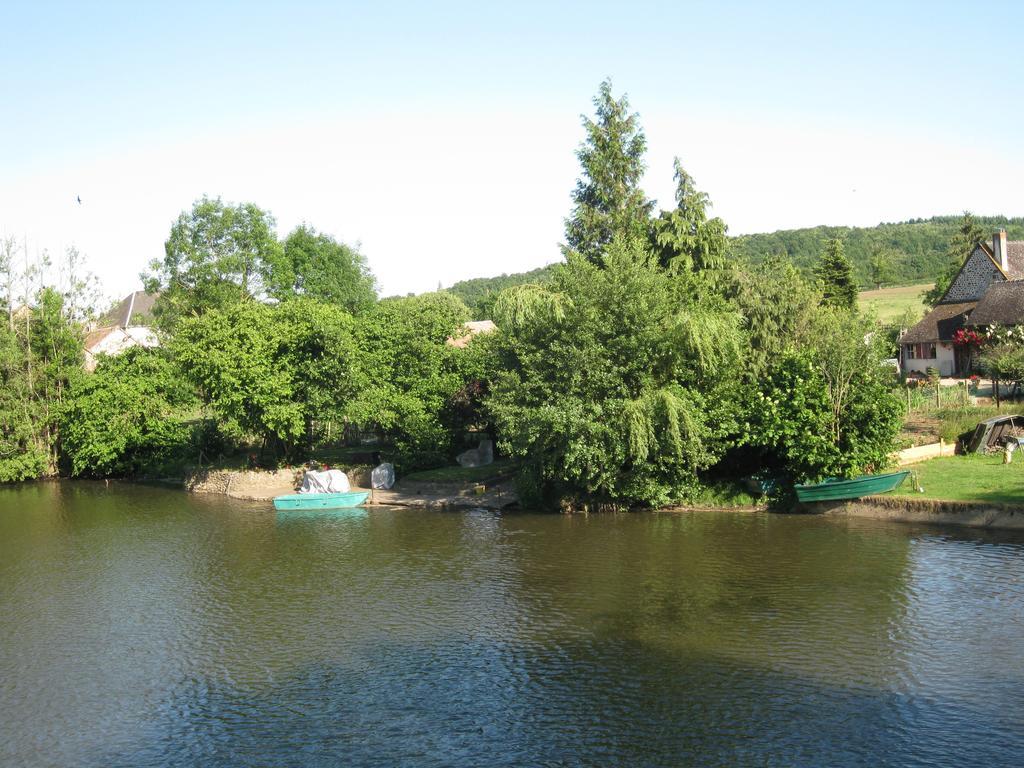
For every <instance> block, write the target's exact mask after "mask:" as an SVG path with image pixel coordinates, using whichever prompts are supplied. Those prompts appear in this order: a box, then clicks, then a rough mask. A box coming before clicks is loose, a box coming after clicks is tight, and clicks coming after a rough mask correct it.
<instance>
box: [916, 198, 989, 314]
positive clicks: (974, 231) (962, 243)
mask: <svg viewBox="0 0 1024 768" xmlns="http://www.w3.org/2000/svg"><path fill="white" fill-rule="evenodd" d="M984 239H985V230H983V229H982V228H981V226H980V225H979V224H978V222H977V221H975V219H974V216H973V215H972V214H971V212H970V211H964V215H963V217H962V218H961V219H960V225H959V227H958V228H957V230H956V232H955V233H954V234H953V236H952V237H951V238H950V241H949V248H948V249H947V250H946V266H945V268H944V269H943V270H942V272H940V273H939V275H938V276H937V277H936V278H935V285H934V286H933V287H932V288H931V289H929V290H927V291H925V293H924V295H923V300H924V303H925V304H927V305H929V306H932V307H934V306H935V305H936V304H938V303H939V302H940V301H942V297H943V296H945V295H946V291H948V290H949V286H950V284H951V283H952V282H953V279H954V278H955V277H956V275H957V273H958V272H959V271H960V267H962V266H963V263H964V262H965V261H966V260H967V257H968V256H970V255H971V254H972V253H974V249H975V248H977V247H978V243H980V242H981V241H982V240H984Z"/></svg>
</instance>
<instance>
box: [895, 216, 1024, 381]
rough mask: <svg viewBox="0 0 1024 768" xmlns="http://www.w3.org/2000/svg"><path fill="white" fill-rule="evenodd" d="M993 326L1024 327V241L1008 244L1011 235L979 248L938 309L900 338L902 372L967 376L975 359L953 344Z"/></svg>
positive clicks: (1000, 235)
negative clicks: (966, 332)
mask: <svg viewBox="0 0 1024 768" xmlns="http://www.w3.org/2000/svg"><path fill="white" fill-rule="evenodd" d="M979 310H981V311H980V312H979ZM992 324H998V325H1020V324H1024V241H1021V240H1018V241H1013V242H1008V241H1007V239H1006V230H1000V231H999V232H996V233H995V234H994V235H993V236H992V242H991V244H990V243H979V244H978V246H977V247H975V249H974V251H972V252H971V255H970V256H968V257H967V258H966V259H965V260H964V263H963V265H962V266H961V267H960V271H959V272H957V274H956V277H954V278H953V281H952V282H951V283H950V284H949V288H948V289H947V290H946V293H945V294H944V295H943V297H942V299H940V300H939V303H938V304H936V305H935V308H934V309H932V310H931V312H929V313H928V314H927V315H925V316H924V319H922V320H921V322H919V323H917V324H916V325H914V326H913V327H912V328H910V329H909V330H907V331H906V332H905V333H904V334H903V335H902V336H901V337H900V367H901V369H902V370H903V371H904V372H906V373H925V372H926V371H927V370H928V369H929V368H935V369H937V370H938V371H939V373H940V374H941V375H943V376H963V375H966V374H967V373H968V370H969V367H970V364H971V358H970V353H969V351H968V350H966V349H960V348H958V347H957V346H956V345H955V344H954V343H953V337H954V335H955V334H956V332H957V331H958V330H960V329H961V328H965V327H966V328H971V327H975V328H978V327H985V326H988V325H992Z"/></svg>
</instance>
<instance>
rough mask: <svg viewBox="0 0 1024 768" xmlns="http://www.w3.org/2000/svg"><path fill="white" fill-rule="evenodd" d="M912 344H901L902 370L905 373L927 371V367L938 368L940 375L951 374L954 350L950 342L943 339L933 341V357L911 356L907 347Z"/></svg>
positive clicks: (954, 359)
mask: <svg viewBox="0 0 1024 768" xmlns="http://www.w3.org/2000/svg"><path fill="white" fill-rule="evenodd" d="M911 346H913V345H912V344H904V345H903V370H904V372H906V373H910V372H911V371H916V372H917V373H927V372H928V369H929V368H938V370H939V374H941V375H942V376H952V375H953V372H954V371H955V370H956V350H955V348H954V347H953V345H952V344H950V343H948V342H944V341H939V342H936V343H935V357H933V358H927V357H925V358H920V357H919V358H912V357H910V350H909V347H911Z"/></svg>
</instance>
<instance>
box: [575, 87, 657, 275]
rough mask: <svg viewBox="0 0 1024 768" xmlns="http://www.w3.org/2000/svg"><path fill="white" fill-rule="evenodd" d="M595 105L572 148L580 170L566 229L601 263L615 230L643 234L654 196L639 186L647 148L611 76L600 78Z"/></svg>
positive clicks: (624, 234) (582, 251)
mask: <svg viewBox="0 0 1024 768" xmlns="http://www.w3.org/2000/svg"><path fill="white" fill-rule="evenodd" d="M594 107H595V109H596V115H595V118H594V119H591V118H589V117H587V116H585V115H584V116H583V127H584V128H585V129H586V132H587V138H586V140H585V141H584V142H583V144H581V145H580V147H579V149H578V150H577V151H576V157H578V158H579V161H580V165H581V166H582V168H583V173H582V175H581V176H580V178H579V179H577V181H576V189H575V190H573V193H572V199H573V202H574V203H575V207H574V208H573V211H572V214H571V215H570V216H569V218H568V219H566V222H565V235H566V241H567V243H568V247H569V248H570V249H571V250H574V251H576V252H577V253H579V254H581V255H583V256H584V257H586V258H587V259H589V260H590V261H592V262H594V263H596V264H600V263H601V262H602V261H603V256H602V254H603V253H604V251H605V249H606V248H607V246H608V245H609V244H610V243H611V242H612V240H613V238H614V237H615V236H616V235H618V236H621V237H623V238H625V239H627V240H629V239H633V238H644V237H646V236H647V232H648V228H649V221H650V216H651V211H652V210H653V208H654V201H653V200H648V199H647V198H646V197H645V196H644V193H643V191H642V190H641V189H640V187H639V184H640V177H641V176H642V175H643V172H644V160H643V156H644V152H645V151H646V150H647V139H646V138H645V137H644V133H643V130H642V129H641V128H640V120H639V115H637V114H636V113H633V114H630V113H629V101H628V100H627V99H626V96H625V95H623V96H622V98H620V99H617V100H616V99H615V98H614V97H613V96H612V83H611V81H610V80H605V81H604V82H603V83H601V87H600V88H599V90H598V93H597V96H596V97H595V98H594Z"/></svg>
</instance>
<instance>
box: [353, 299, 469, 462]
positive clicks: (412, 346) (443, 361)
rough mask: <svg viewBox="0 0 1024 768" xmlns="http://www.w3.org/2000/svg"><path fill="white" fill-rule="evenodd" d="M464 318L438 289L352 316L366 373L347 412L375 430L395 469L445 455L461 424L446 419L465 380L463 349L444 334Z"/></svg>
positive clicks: (456, 303) (455, 302)
mask: <svg viewBox="0 0 1024 768" xmlns="http://www.w3.org/2000/svg"><path fill="white" fill-rule="evenodd" d="M468 316H469V312H468V310H467V309H466V306H465V305H464V304H463V303H462V302H461V301H460V300H459V299H458V298H457V297H455V296H453V295H451V294H448V293H443V292H441V293H428V294H424V295H422V296H410V297H407V298H395V299H385V300H383V301H381V302H378V303H377V304H376V305H375V306H374V307H373V308H372V309H371V310H369V311H368V312H367V313H366V314H365V315H364V316H363V317H361V318H360V323H359V327H358V331H357V333H358V343H359V347H360V349H361V350H362V351H363V354H364V365H365V370H366V372H367V375H366V376H365V379H364V386H363V387H362V388H361V389H360V390H359V392H358V393H357V394H356V397H355V399H354V401H353V403H352V406H351V408H350V410H349V415H350V417H351V418H352V420H353V421H354V422H355V423H357V424H361V425H366V426H374V427H377V428H379V429H380V430H381V431H382V432H383V434H384V436H385V437H386V438H387V440H388V442H391V443H393V444H394V446H395V448H396V456H395V458H396V459H397V461H398V463H399V465H400V466H401V468H403V469H413V468H420V467H426V466H437V465H438V464H439V463H443V462H444V461H446V460H447V459H448V458H449V457H450V456H451V453H452V451H453V450H454V449H455V447H457V443H458V440H459V439H460V437H461V431H462V429H463V428H464V427H465V426H466V425H465V424H457V423H453V421H452V419H451V418H449V416H450V411H451V408H450V406H451V403H452V399H453V398H455V397H456V396H457V395H458V393H459V392H460V391H461V390H462V388H463V387H464V386H465V384H466V381H465V377H464V375H463V372H462V371H461V369H460V360H461V358H462V357H463V351H462V350H459V349H456V348H455V347H453V346H451V345H449V344H448V343H447V340H448V338H449V337H451V336H454V335H457V331H458V329H459V327H460V326H461V325H462V323H463V322H465V321H466V320H467V319H468Z"/></svg>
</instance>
